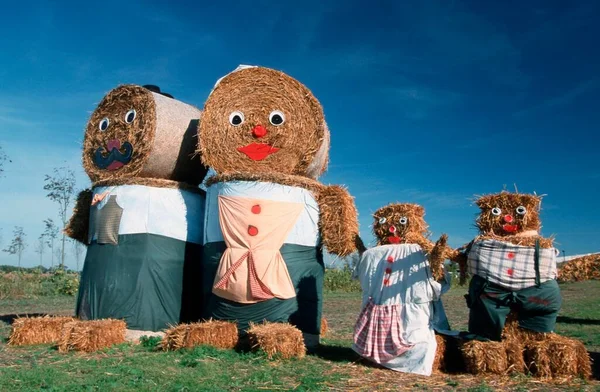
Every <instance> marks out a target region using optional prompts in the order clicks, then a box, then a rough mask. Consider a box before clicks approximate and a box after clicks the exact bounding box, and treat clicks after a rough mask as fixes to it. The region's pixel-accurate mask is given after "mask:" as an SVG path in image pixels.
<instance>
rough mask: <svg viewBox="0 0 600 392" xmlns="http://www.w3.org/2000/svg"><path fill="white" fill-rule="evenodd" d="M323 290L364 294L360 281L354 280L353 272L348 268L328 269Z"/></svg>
mask: <svg viewBox="0 0 600 392" xmlns="http://www.w3.org/2000/svg"><path fill="white" fill-rule="evenodd" d="M323 288H324V290H325V291H326V292H342V293H360V292H362V290H361V288H360V283H359V282H358V280H356V279H352V270H351V269H350V268H349V267H348V266H344V268H342V269H326V270H325V283H324V287H323Z"/></svg>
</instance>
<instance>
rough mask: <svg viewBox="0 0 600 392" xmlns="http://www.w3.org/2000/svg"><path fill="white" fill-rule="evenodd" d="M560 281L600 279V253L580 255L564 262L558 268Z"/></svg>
mask: <svg viewBox="0 0 600 392" xmlns="http://www.w3.org/2000/svg"><path fill="white" fill-rule="evenodd" d="M558 280H559V281H560V282H579V281H582V280H600V254H594V255H588V256H582V257H578V258H575V259H572V260H569V261H567V262H564V263H562V264H561V265H560V267H559V268H558Z"/></svg>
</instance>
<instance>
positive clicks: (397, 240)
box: [388, 235, 402, 244]
mask: <svg viewBox="0 0 600 392" xmlns="http://www.w3.org/2000/svg"><path fill="white" fill-rule="evenodd" d="M388 241H389V242H390V244H399V243H400V241H402V238H400V237H396V236H394V235H391V236H389V237H388Z"/></svg>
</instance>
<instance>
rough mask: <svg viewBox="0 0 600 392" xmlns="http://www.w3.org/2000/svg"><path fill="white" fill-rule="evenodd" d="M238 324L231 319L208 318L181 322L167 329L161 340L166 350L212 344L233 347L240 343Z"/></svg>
mask: <svg viewBox="0 0 600 392" xmlns="http://www.w3.org/2000/svg"><path fill="white" fill-rule="evenodd" d="M238 340H239V335H238V328H237V324H236V323H234V322H230V321H220V320H208V321H203V322H199V323H190V324H179V325H176V326H174V327H172V328H169V329H168V330H167V331H165V336H164V338H163V340H162V342H161V348H162V349H163V350H164V351H173V350H179V349H182V348H190V347H195V346H201V345H206V346H212V347H216V348H222V349H232V348H235V347H236V346H237V344H238Z"/></svg>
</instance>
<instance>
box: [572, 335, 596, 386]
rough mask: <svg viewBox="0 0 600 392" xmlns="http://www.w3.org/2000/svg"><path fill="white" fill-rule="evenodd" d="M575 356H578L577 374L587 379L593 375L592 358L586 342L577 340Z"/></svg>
mask: <svg viewBox="0 0 600 392" xmlns="http://www.w3.org/2000/svg"><path fill="white" fill-rule="evenodd" d="M574 341H575V343H574V346H575V356H576V358H577V375H578V376H579V377H581V378H584V379H586V380H588V379H590V378H591V377H592V359H591V358H590V354H589V353H588V351H587V349H586V348H585V346H584V344H583V343H582V342H580V341H579V340H575V339H574Z"/></svg>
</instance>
